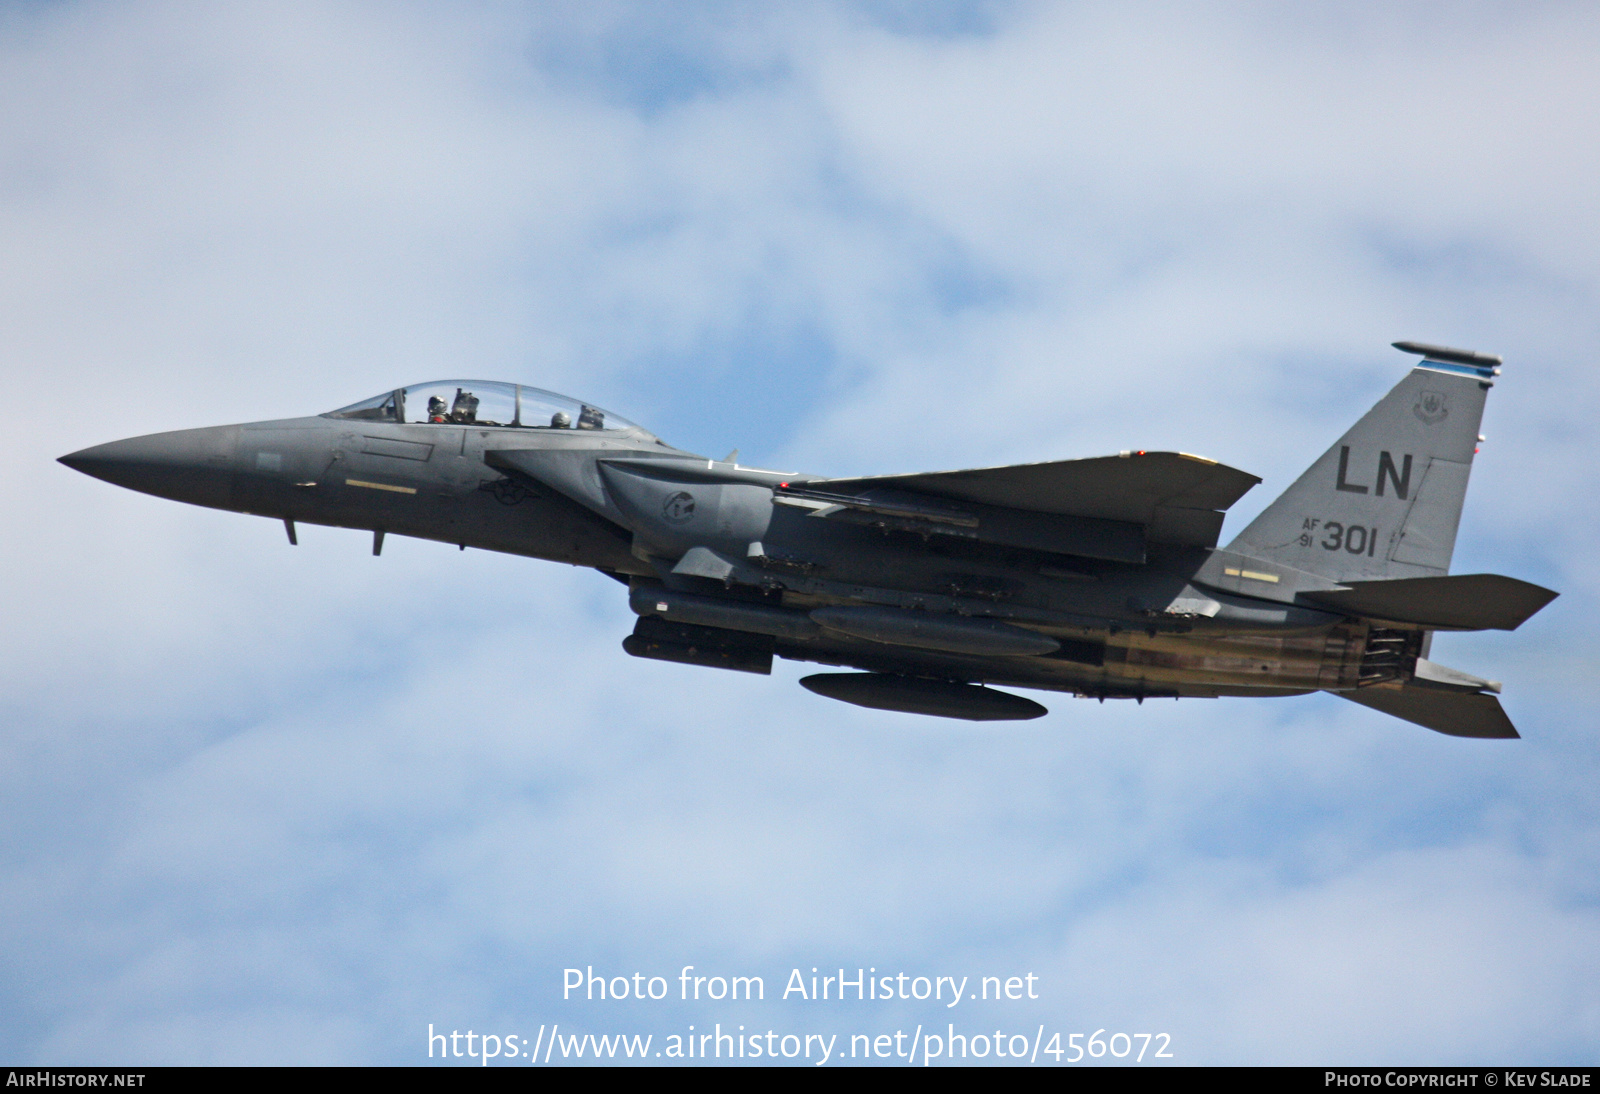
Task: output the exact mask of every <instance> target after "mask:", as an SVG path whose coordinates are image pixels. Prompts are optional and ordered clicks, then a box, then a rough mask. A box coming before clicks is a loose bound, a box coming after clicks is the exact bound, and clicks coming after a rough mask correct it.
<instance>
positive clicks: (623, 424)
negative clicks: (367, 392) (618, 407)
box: [324, 380, 639, 429]
mask: <svg viewBox="0 0 1600 1094" xmlns="http://www.w3.org/2000/svg"><path fill="white" fill-rule="evenodd" d="M324 417H328V418H348V419H352V420H354V421H364V422H394V423H397V424H417V425H421V424H431V425H478V426H497V427H502V428H506V429H638V428H639V427H638V426H636V425H634V424H633V423H632V422H630V421H628V420H627V419H626V418H619V417H618V416H617V415H615V414H612V413H610V412H609V411H605V410H601V409H600V408H599V407H597V406H594V405H593V404H591V403H584V402H579V401H578V400H577V399H569V398H567V397H566V396H565V395H557V394H556V393H555V392H553V391H544V390H543V389H541V388H536V387H525V386H523V385H522V384H502V383H497V382H495V381H493V380H436V381H434V382H433V383H429V384H413V385H412V386H410V387H402V388H397V389H395V390H394V391H387V392H384V393H383V394H382V395H374V396H373V397H372V398H370V399H366V400H363V401H362V402H359V403H355V404H353V405H351V406H347V407H342V408H340V409H339V410H334V411H330V412H329V413H328V414H326V415H324Z"/></svg>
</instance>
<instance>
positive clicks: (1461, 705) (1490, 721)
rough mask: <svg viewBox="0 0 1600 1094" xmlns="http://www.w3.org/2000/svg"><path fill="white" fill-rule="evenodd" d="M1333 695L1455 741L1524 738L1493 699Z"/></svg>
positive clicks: (1377, 692)
mask: <svg viewBox="0 0 1600 1094" xmlns="http://www.w3.org/2000/svg"><path fill="white" fill-rule="evenodd" d="M1333 694H1335V695H1337V696H1339V697H1340V698H1343V699H1349V700H1350V701H1351V702H1352V703H1360V704H1361V705H1362V706H1364V707H1371V708H1372V709H1373V710H1376V711H1381V712H1382V713H1384V714H1388V715H1390V716H1392V717H1395V718H1402V719H1404V720H1405V721H1408V722H1414V723H1415V724H1417V725H1419V726H1424V727H1426V728H1427V729H1431V730H1434V731H1435V732H1438V733H1445V734H1448V735H1450V736H1451V737H1486V738H1510V737H1520V736H1521V734H1520V733H1518V732H1517V729H1516V727H1515V726H1513V725H1512V724H1511V719H1510V718H1507V717H1506V712H1505V711H1504V710H1502V709H1501V708H1500V700H1499V699H1496V698H1495V697H1494V696H1493V695H1484V694H1481V693H1478V692H1469V691H1454V690H1446V689H1442V688H1431V687H1403V688H1382V687H1379V688H1361V689H1359V690H1357V691H1336V692H1334V693H1333Z"/></svg>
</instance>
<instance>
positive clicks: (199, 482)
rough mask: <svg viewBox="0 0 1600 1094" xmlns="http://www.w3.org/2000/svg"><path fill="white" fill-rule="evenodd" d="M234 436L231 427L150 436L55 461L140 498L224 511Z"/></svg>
mask: <svg viewBox="0 0 1600 1094" xmlns="http://www.w3.org/2000/svg"><path fill="white" fill-rule="evenodd" d="M238 434H239V431H238V427H237V426H214V427H211V428H208V429H182V430H179V431H177V432H175V433H153V434H151V435H149V436H147V437H130V438H128V439H127V440H125V441H112V442H111V443H110V444H100V445H95V446H94V447H93V448H85V449H83V450H81V451H79V452H73V453H71V454H69V455H66V456H62V457H60V459H59V460H58V461H57V462H59V463H64V464H66V465H67V466H68V467H70V468H72V469H73V470H74V471H81V472H83V473H84V474H85V475H92V476H94V477H95V478H97V479H103V480H105V481H106V482H109V483H113V484H114V485H117V486H124V487H127V488H128V489H129V490H137V491H139V492H140V493H143V494H154V495H156V496H157V497H162V498H171V499H173V500H174V501H183V502H188V503H189V504H191V505H208V506H211V507H212V508H215V509H226V508H227V507H228V496H229V494H230V493H231V491H232V489H233V463H234V450H235V449H236V448H237V447H238Z"/></svg>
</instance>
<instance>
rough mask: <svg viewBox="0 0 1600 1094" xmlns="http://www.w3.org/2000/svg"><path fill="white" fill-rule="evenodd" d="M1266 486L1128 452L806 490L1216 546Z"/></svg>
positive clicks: (1204, 466)
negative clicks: (1233, 516)
mask: <svg viewBox="0 0 1600 1094" xmlns="http://www.w3.org/2000/svg"><path fill="white" fill-rule="evenodd" d="M1260 481H1261V480H1260V479H1259V478H1257V477H1256V476H1255V475H1251V474H1248V473H1246V472H1244V471H1240V470H1238V469H1237V468H1233V467H1229V466H1227V465H1226V464H1221V463H1218V462H1216V461H1215V460H1208V459H1206V458H1204V457H1203V456H1191V455H1189V454H1188V453H1187V452H1129V453H1124V454H1123V455H1120V456H1099V457H1094V458H1092V459H1086V460H1058V461H1055V462H1052V463H1023V464H1012V465H1010V466H1007V467H979V468H973V469H971V470H967V471H935V472H928V473H920V474H911V475H878V476H873V477H869V478H853V479H813V480H811V481H809V482H807V483H806V484H805V485H806V487H808V488H814V489H819V490H826V491H828V492H831V493H835V494H860V493H862V492H865V491H868V490H876V489H885V490H896V491H911V492H914V493H918V494H926V495H929V496H931V497H936V498H945V499H948V500H951V501H965V502H972V503H975V504H981V505H990V506H996V507H1000V508H1006V509H1024V510H1030V511H1032V512H1036V513H1050V514H1055V515H1059V516H1071V517H1086V518H1091V519H1095V520H1112V521H1120V522H1123V523H1127V524H1137V525H1141V526H1143V528H1144V532H1145V536H1146V538H1148V539H1150V540H1152V541H1156V542H1164V543H1181V544H1189V545H1193V546H1198V547H1212V546H1215V545H1216V542H1217V534H1218V533H1219V532H1220V531H1221V529H1222V518H1223V513H1224V511H1225V510H1226V509H1227V508H1228V507H1229V506H1230V505H1232V504H1233V503H1234V502H1236V501H1238V500H1239V498H1240V497H1242V496H1243V495H1244V493H1245V491H1247V490H1249V489H1250V488H1251V487H1252V486H1254V485H1255V484H1256V483H1258V482H1260Z"/></svg>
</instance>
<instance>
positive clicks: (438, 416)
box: [428, 395, 449, 422]
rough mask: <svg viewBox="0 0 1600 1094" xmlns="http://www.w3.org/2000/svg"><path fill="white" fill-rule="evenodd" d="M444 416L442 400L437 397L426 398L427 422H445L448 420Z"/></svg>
mask: <svg viewBox="0 0 1600 1094" xmlns="http://www.w3.org/2000/svg"><path fill="white" fill-rule="evenodd" d="M445 415H446V407H445V402H444V400H443V399H441V398H440V397H439V396H437V395H433V396H430V397H429V398H428V421H430V422H445V421H449V418H447V417H446V416H445Z"/></svg>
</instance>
